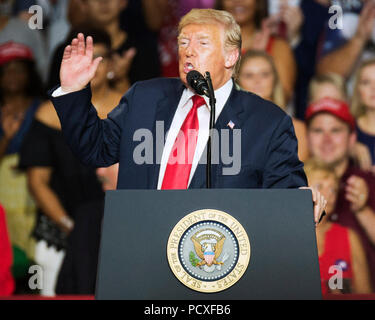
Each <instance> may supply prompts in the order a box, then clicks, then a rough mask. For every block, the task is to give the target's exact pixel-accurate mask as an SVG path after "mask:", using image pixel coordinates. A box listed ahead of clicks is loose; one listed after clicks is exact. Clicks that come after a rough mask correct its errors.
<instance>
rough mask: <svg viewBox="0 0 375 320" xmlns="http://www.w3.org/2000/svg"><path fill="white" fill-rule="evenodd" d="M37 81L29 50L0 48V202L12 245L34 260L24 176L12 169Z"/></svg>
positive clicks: (31, 207)
mask: <svg viewBox="0 0 375 320" xmlns="http://www.w3.org/2000/svg"><path fill="white" fill-rule="evenodd" d="M40 86H41V80H40V77H39V75H38V73H37V72H36V67H35V62H34V58H33V54H32V52H31V50H30V48H29V47H26V46H25V45H23V44H19V43H15V42H7V43H4V44H2V45H0V202H1V203H2V205H3V206H4V208H5V211H6V213H7V221H8V231H9V236H10V239H11V243H12V245H14V246H16V247H18V248H19V249H21V250H22V251H23V252H24V253H25V254H26V255H27V256H28V258H29V259H33V257H34V247H35V242H34V241H32V240H31V237H30V235H31V231H32V228H33V226H34V223H35V204H34V201H33V200H32V197H31V195H30V194H29V192H28V189H27V181H26V175H25V174H24V173H21V172H19V171H18V170H17V169H16V167H17V165H18V160H19V151H20V148H21V144H22V142H23V140H24V137H25V135H26V133H27V132H28V131H29V129H30V126H31V123H32V120H33V117H34V114H35V112H36V110H37V108H38V106H39V104H40V101H41V100H40V99H41V95H42V94H41V92H42V89H41V87H40Z"/></svg>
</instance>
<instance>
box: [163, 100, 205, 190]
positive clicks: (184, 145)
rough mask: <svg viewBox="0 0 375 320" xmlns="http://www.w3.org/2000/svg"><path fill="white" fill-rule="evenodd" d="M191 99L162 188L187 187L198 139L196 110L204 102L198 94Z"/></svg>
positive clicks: (170, 157)
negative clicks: (191, 105) (191, 102)
mask: <svg viewBox="0 0 375 320" xmlns="http://www.w3.org/2000/svg"><path fill="white" fill-rule="evenodd" d="M192 100H193V107H192V108H191V110H190V111H189V113H188V114H187V116H186V118H185V121H184V123H183V124H182V126H181V129H180V131H179V133H178V135H177V138H176V140H175V142H174V144H173V147H172V150H171V153H170V155H169V159H168V164H167V166H166V168H165V173H164V179H163V183H162V186H161V188H162V189H187V186H188V183H189V177H190V171H191V165H192V163H193V158H194V153H195V148H196V146H197V140H198V131H199V122H198V113H197V112H198V108H199V107H200V106H203V105H204V104H206V101H205V100H204V99H203V98H202V97H201V96H198V95H194V96H193V97H192Z"/></svg>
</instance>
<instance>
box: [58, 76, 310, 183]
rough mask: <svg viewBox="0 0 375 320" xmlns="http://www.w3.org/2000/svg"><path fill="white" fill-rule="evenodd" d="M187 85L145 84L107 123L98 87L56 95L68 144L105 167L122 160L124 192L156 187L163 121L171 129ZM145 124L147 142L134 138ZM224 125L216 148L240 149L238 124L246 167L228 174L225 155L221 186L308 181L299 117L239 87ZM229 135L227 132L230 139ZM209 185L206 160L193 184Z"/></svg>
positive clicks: (218, 172)
mask: <svg viewBox="0 0 375 320" xmlns="http://www.w3.org/2000/svg"><path fill="white" fill-rule="evenodd" d="M183 89H184V85H183V84H182V82H181V81H180V80H179V79H166V78H164V79H152V80H148V81H143V82H138V83H136V84H134V85H133V86H132V88H131V89H130V90H129V91H128V92H127V93H126V94H125V95H124V96H123V98H122V99H121V101H120V104H119V105H118V106H117V107H116V108H115V109H114V110H113V111H112V112H111V113H109V115H108V118H107V119H105V120H100V119H99V118H98V117H97V113H96V110H95V108H94V107H93V106H92V104H91V91H90V87H87V88H85V89H83V90H81V91H78V92H73V93H71V94H68V95H65V96H61V97H57V98H52V97H51V100H52V102H53V104H54V106H55V108H56V111H57V113H58V116H59V118H60V121H61V125H62V130H63V134H64V136H65V138H66V141H67V142H68V144H69V145H70V147H71V149H72V150H73V152H74V153H75V154H76V155H77V156H78V157H79V158H80V159H81V160H82V161H83V162H84V163H85V164H87V165H92V166H96V167H101V166H109V165H111V164H113V163H116V162H120V167H119V177H118V186H117V187H118V189H156V188H157V183H158V176H159V168H160V159H161V154H162V149H160V148H159V149H158V148H156V145H157V143H158V144H159V145H160V135H159V139H158V137H157V136H156V131H157V126H156V121H164V130H163V131H164V133H166V132H167V131H168V129H169V127H170V125H171V122H172V119H173V116H174V113H175V111H176V108H177V106H178V103H179V100H180V98H181V95H182V91H183ZM230 121H232V122H233V123H234V128H233V130H232V129H231V128H229V127H228V123H229V122H230ZM138 129H144V131H143V132H148V133H149V135H148V134H145V137H144V138H143V140H142V141H134V140H137V139H134V138H133V135H134V133H135V132H136V131H137V130H138ZM216 129H218V132H219V134H218V137H217V138H216V139H214V140H215V141H213V145H214V146H217V148H218V150H217V149H216V150H215V147H213V153H214V154H216V155H217V154H219V155H220V154H221V153H222V151H223V154H224V155H225V154H227V153H228V152H227V151H226V150H227V149H226V148H229V151H230V152H233V135H234V134H235V131H234V129H241V168H240V172H239V173H238V174H236V175H225V174H223V168H230V167H231V166H232V164H230V163H229V164H228V160H226V159H225V157H224V158H223V157H222V156H220V157H219V159H218V161H213V163H214V164H213V165H212V187H213V188H297V187H300V186H306V184H307V181H306V176H305V173H304V171H303V163H302V162H300V161H299V159H298V156H297V139H296V136H295V133H294V128H293V124H292V121H291V118H290V117H289V116H288V115H287V114H286V113H285V112H284V111H282V110H281V109H280V108H279V107H277V106H276V105H274V104H273V103H271V102H269V101H265V100H263V99H261V98H260V97H258V96H257V95H254V94H252V93H249V92H245V91H242V90H239V89H238V88H237V87H236V86H235V85H234V86H233V90H232V92H231V94H230V97H229V99H228V101H227V103H226V104H225V106H224V108H223V110H222V112H221V114H220V116H219V118H218V120H217V122H216ZM221 129H224V130H223V131H220V130H221ZM159 131H160V130H159ZM221 132H226V133H224V135H223V137H222V136H221ZM138 133H139V131H138ZM151 133H152V134H151ZM225 134H227V136H225ZM228 137H229V139H228ZM228 141H229V142H228ZM235 141H236V140H235ZM163 143H164V141H162V144H163ZM140 144H143V145H140ZM145 145H147V146H148V147H151V149H148V151H150V150H151V153H147V154H145V158H147V159H148V162H149V163H144V164H137V163H135V161H134V159H133V153H134V152H135V150H137V149H136V148H137V146H138V150H139V149H140V148H141V146H145ZM152 147H153V148H152ZM157 150H158V152H156V151H157ZM218 151H219V152H218ZM203 157H205V153H204V155H203V156H202V158H203ZM150 159H151V160H152V161H150ZM216 160H217V158H216ZM215 162H216V163H215ZM205 185H206V175H205V165H204V164H199V165H198V167H197V169H196V171H195V174H194V177H193V179H192V181H191V183H190V186H189V188H204V187H205Z"/></svg>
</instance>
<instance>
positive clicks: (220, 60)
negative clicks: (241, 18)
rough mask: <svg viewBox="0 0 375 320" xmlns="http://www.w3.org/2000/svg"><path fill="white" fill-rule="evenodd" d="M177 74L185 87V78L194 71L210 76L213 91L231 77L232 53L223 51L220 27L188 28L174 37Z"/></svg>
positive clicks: (191, 25)
mask: <svg viewBox="0 0 375 320" xmlns="http://www.w3.org/2000/svg"><path fill="white" fill-rule="evenodd" d="M178 56H179V73H180V78H181V80H182V82H183V83H184V84H185V85H187V81H186V75H187V74H188V73H189V72H190V71H191V70H197V71H199V72H200V73H201V74H202V75H204V74H205V72H206V71H208V72H210V74H211V78H212V84H213V87H214V89H218V88H220V87H221V86H223V85H224V84H225V83H226V82H227V81H228V80H229V79H230V78H231V76H232V67H233V66H234V64H235V62H236V58H235V56H236V54H235V50H231V51H228V50H225V49H224V27H222V26H220V25H219V24H217V23H213V24H189V25H187V26H185V27H184V28H183V29H182V30H181V33H180V35H179V37H178Z"/></svg>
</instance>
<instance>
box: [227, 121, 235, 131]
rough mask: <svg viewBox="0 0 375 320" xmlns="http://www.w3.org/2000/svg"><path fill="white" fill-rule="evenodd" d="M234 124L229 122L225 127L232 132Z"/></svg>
mask: <svg viewBox="0 0 375 320" xmlns="http://www.w3.org/2000/svg"><path fill="white" fill-rule="evenodd" d="M234 126H235V124H234V123H233V121H232V120H231V121H229V122H228V124H227V127H229V128H231V129H232V130H233V128H234Z"/></svg>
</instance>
